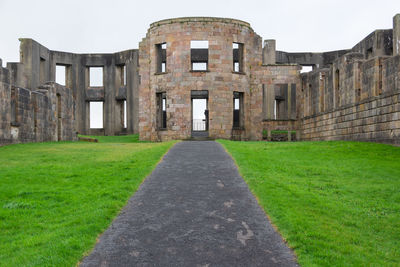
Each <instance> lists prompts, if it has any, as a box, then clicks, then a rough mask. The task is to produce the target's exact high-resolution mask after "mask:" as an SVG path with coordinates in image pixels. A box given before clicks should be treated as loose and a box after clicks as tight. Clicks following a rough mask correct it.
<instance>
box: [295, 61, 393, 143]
mask: <svg viewBox="0 0 400 267" xmlns="http://www.w3.org/2000/svg"><path fill="white" fill-rule="evenodd" d="M322 77H324V78H322ZM338 79H339V80H338ZM399 80H400V56H393V57H374V58H371V59H363V57H362V55H361V56H360V55H357V54H356V55H355V54H348V55H345V56H343V57H341V58H339V59H338V60H337V61H336V62H335V63H334V64H333V66H332V68H331V69H330V70H328V71H324V72H323V73H322V72H319V71H315V72H314V73H308V74H304V75H303V89H304V90H308V91H309V92H310V90H311V93H309V94H310V95H312V97H311V100H315V101H312V102H309V101H310V100H309V98H308V94H307V93H306V94H305V96H304V98H303V102H304V103H305V104H304V105H308V106H309V107H310V108H311V111H309V110H308V111H307V110H306V112H305V116H304V117H303V119H302V120H301V124H302V139H303V140H357V141H374V142H384V143H394V144H400V82H399ZM307 84H309V87H308V88H307V86H306V85H307ZM304 87H305V88H304ZM337 87H338V88H337ZM321 88H323V90H324V92H325V96H324V97H320V96H321V94H322V92H323V91H322V90H321ZM324 106H325V107H326V108H325V109H324V108H321V107H324Z"/></svg>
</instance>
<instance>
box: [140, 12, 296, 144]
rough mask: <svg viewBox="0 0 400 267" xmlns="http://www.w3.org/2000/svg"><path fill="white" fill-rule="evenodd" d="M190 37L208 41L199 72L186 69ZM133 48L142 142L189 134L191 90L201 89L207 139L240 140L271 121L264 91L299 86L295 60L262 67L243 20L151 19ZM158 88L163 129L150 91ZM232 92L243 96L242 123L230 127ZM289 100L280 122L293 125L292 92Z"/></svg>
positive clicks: (257, 134) (258, 134)
mask: <svg viewBox="0 0 400 267" xmlns="http://www.w3.org/2000/svg"><path fill="white" fill-rule="evenodd" d="M192 40H203V41H204V40H205V41H208V44H209V47H208V51H207V53H208V67H207V69H206V70H204V71H194V70H192V67H191V56H192V54H193V51H192V50H191V47H190V44H191V41H192ZM163 43H165V44H166V70H165V71H164V72H162V73H159V72H157V60H156V58H157V49H156V47H157V45H159V44H163ZM233 43H237V44H241V45H242V46H243V58H242V64H243V66H242V68H241V70H240V71H235V70H234V67H233V60H234V59H233V57H234V53H233ZM139 51H140V59H139V65H140V75H141V85H140V90H139V99H140V105H139V107H140V111H139V133H140V138H141V139H142V140H152V141H157V140H162V141H163V140H170V139H188V138H191V136H192V135H193V129H192V116H191V115H192V112H193V110H192V109H193V108H192V105H191V101H192V99H193V98H194V97H193V91H206V92H207V98H208V136H209V137H211V138H224V139H231V138H232V136H233V135H234V134H237V135H238V136H239V139H241V140H260V139H261V138H262V130H263V128H264V127H269V126H271V127H272V125H274V123H275V122H269V121H268V119H271V118H268V117H267V114H266V113H267V112H266V111H265V107H264V106H263V99H264V98H263V95H264V93H265V92H267V91H274V89H275V87H274V86H275V85H286V92H287V91H288V90H289V91H291V90H292V88H293V90H294V92H295V90H296V86H299V84H300V83H299V81H300V76H299V67H298V65H297V64H279V65H276V64H272V65H263V48H262V38H261V37H260V36H258V35H257V34H256V33H255V32H254V31H253V30H252V28H251V27H250V25H249V24H248V23H246V22H243V21H239V20H233V19H221V18H179V19H169V20H163V21H159V22H155V23H153V24H152V25H151V26H150V29H149V31H148V33H147V35H146V38H144V39H143V41H142V42H141V43H140V46H139ZM273 53H275V51H273ZM160 92H164V93H165V94H166V124H167V127H166V128H165V129H158V128H157V114H158V113H157V101H156V94H157V93H160ZM234 92H238V93H242V95H243V97H242V101H243V104H242V111H241V115H242V117H243V118H242V121H243V123H242V125H241V126H240V127H237V129H235V127H233V110H234V106H233V105H234V102H233V98H234ZM286 96H287V97H288V94H287V93H286ZM272 97H274V92H272ZM268 101H271V103H272V101H273V100H272V98H271V99H270V100H268ZM292 103H294V106H293V107H292V111H293V116H290V118H289V117H287V118H285V121H286V122H284V123H281V124H283V125H284V126H287V124H290V125H291V126H290V127H297V125H296V124H295V123H294V122H292V121H291V120H293V121H294V120H295V119H296V118H295V115H294V114H295V113H296V105H295V103H296V97H295V96H294V97H293V100H292ZM268 104H270V103H268ZM270 116H271V115H270ZM286 128H287V127H286ZM235 132H236V133H235Z"/></svg>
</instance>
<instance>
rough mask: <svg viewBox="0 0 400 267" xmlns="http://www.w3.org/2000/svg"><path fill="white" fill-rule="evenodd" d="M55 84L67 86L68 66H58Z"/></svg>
mask: <svg viewBox="0 0 400 267" xmlns="http://www.w3.org/2000/svg"><path fill="white" fill-rule="evenodd" d="M55 76H56V79H55V82H56V83H58V84H60V85H62V86H67V66H66V65H61V64H56V69H55Z"/></svg>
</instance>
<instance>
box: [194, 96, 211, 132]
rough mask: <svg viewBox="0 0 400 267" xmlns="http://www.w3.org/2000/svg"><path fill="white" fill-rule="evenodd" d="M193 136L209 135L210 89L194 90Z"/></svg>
mask: <svg viewBox="0 0 400 267" xmlns="http://www.w3.org/2000/svg"><path fill="white" fill-rule="evenodd" d="M191 98H192V99H191V100H192V136H208V91H192V97H191Z"/></svg>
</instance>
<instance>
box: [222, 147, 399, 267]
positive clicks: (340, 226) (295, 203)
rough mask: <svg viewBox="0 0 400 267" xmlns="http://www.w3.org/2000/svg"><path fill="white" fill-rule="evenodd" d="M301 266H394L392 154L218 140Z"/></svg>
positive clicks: (389, 150)
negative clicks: (231, 157)
mask: <svg viewBox="0 0 400 267" xmlns="http://www.w3.org/2000/svg"><path fill="white" fill-rule="evenodd" d="M219 142H220V143H222V144H223V145H224V146H225V148H226V149H227V150H228V151H229V153H231V155H232V156H233V158H234V159H235V161H236V163H237V164H238V166H239V170H240V173H241V174H242V176H243V177H244V179H245V180H246V182H247V183H248V185H249V187H250V189H251V190H252V192H253V193H254V194H255V195H256V197H257V199H258V201H259V203H260V205H261V206H262V207H263V208H264V210H265V211H266V212H267V214H268V215H269V217H270V219H271V221H272V222H273V224H275V225H276V226H277V227H278V229H279V232H280V233H281V234H282V236H283V237H284V238H285V239H286V240H287V242H288V244H289V246H290V247H292V248H293V249H294V250H295V253H296V254H297V256H298V260H299V263H300V264H301V265H302V266H400V148H399V147H392V146H389V145H383V144H374V143H361V142H360V143H357V142H295V143H267V142H232V141H225V140H220V141H219Z"/></svg>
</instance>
